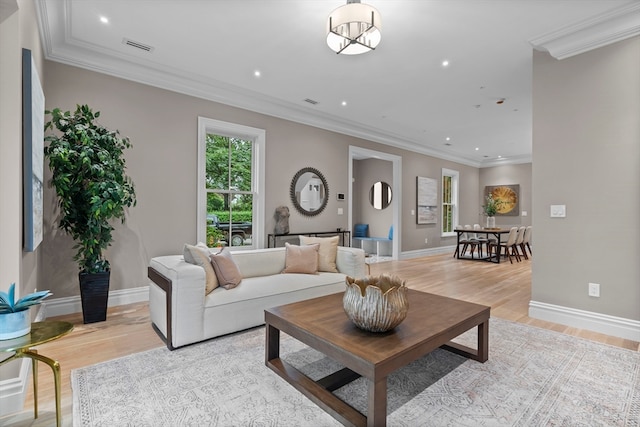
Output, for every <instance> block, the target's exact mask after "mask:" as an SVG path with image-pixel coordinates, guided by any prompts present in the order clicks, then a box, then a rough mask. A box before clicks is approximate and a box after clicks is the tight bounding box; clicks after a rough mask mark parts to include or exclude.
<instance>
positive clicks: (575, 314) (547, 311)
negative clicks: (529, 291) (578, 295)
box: [529, 301, 640, 341]
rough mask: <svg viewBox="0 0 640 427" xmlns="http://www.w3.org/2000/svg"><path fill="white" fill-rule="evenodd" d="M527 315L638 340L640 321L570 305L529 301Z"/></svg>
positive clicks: (639, 336)
mask: <svg viewBox="0 0 640 427" xmlns="http://www.w3.org/2000/svg"><path fill="white" fill-rule="evenodd" d="M529 317H532V318H534V319H541V320H546V321H548V322H554V323H559V324H561V325H567V326H573V327H575V328H580V329H588V330H590V331H595V332H600V333H603V334H606V335H612V336H615V337H620V338H625V339H628V340H632V341H640V321H638V320H632V319H625V318H622V317H616V316H609V315H607V314H602V313H594V312H592V311H585V310H578V309H575V308H571V307H563V306H560V305H554V304H547V303H544V302H538V301H529Z"/></svg>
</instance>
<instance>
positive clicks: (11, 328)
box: [0, 283, 51, 340]
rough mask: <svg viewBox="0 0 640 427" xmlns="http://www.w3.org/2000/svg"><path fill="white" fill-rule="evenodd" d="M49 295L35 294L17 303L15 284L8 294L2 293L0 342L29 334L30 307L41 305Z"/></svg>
mask: <svg viewBox="0 0 640 427" xmlns="http://www.w3.org/2000/svg"><path fill="white" fill-rule="evenodd" d="M49 295H51V292H49V291H40V292H34V293H32V294H29V295H25V296H24V297H22V298H20V299H19V300H18V301H17V302H16V300H15V296H16V284H15V283H12V284H11V286H9V292H8V293H7V292H2V291H0V340H9V339H12V338H16V337H20V336H22V335H26V334H28V333H29V332H30V331H31V316H30V315H29V307H31V306H32V305H37V304H40V303H41V302H42V300H43V299H45V298H46V297H48V296H49Z"/></svg>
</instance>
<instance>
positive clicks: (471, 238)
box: [462, 224, 482, 258]
mask: <svg viewBox="0 0 640 427" xmlns="http://www.w3.org/2000/svg"><path fill="white" fill-rule="evenodd" d="M464 229H465V230H467V236H468V239H467V248H471V258H473V254H474V252H475V250H476V248H477V249H478V257H482V248H481V247H480V241H479V240H478V238H477V237H476V236H477V234H476V233H472V231H473V227H471V226H470V225H469V224H466V225H465V226H464ZM465 251H466V249H465V250H464V251H463V252H462V254H463V255H464V253H465Z"/></svg>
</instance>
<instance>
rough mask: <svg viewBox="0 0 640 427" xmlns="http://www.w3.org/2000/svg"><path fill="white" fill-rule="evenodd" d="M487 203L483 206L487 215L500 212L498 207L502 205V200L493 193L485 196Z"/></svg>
mask: <svg viewBox="0 0 640 427" xmlns="http://www.w3.org/2000/svg"><path fill="white" fill-rule="evenodd" d="M485 203H486V204H485V205H484V206H482V208H483V209H484V213H485V214H486V215H487V216H495V214H496V213H497V212H498V209H500V206H501V205H502V200H500V199H494V198H493V194H489V195H488V196H487V197H486V198H485Z"/></svg>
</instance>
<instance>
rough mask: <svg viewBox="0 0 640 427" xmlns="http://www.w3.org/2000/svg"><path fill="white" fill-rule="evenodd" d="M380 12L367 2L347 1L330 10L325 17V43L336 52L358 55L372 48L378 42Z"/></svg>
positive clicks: (379, 37) (380, 20) (380, 36)
mask: <svg viewBox="0 0 640 427" xmlns="http://www.w3.org/2000/svg"><path fill="white" fill-rule="evenodd" d="M381 24H382V19H381V18H380V12H378V10H377V9H375V8H374V7H372V6H369V5H368V4H362V3H360V2H359V1H353V0H351V1H349V2H348V3H347V4H346V5H344V6H341V7H339V8H337V9H336V10H334V11H333V12H331V14H330V15H329V18H328V19H327V45H329V47H330V48H331V50H333V51H334V52H336V53H340V54H343V55H358V54H361V53H366V52H369V51H371V50H374V49H375V48H376V46H378V44H379V43H380V40H381V39H382V35H381V33H380V28H381Z"/></svg>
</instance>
